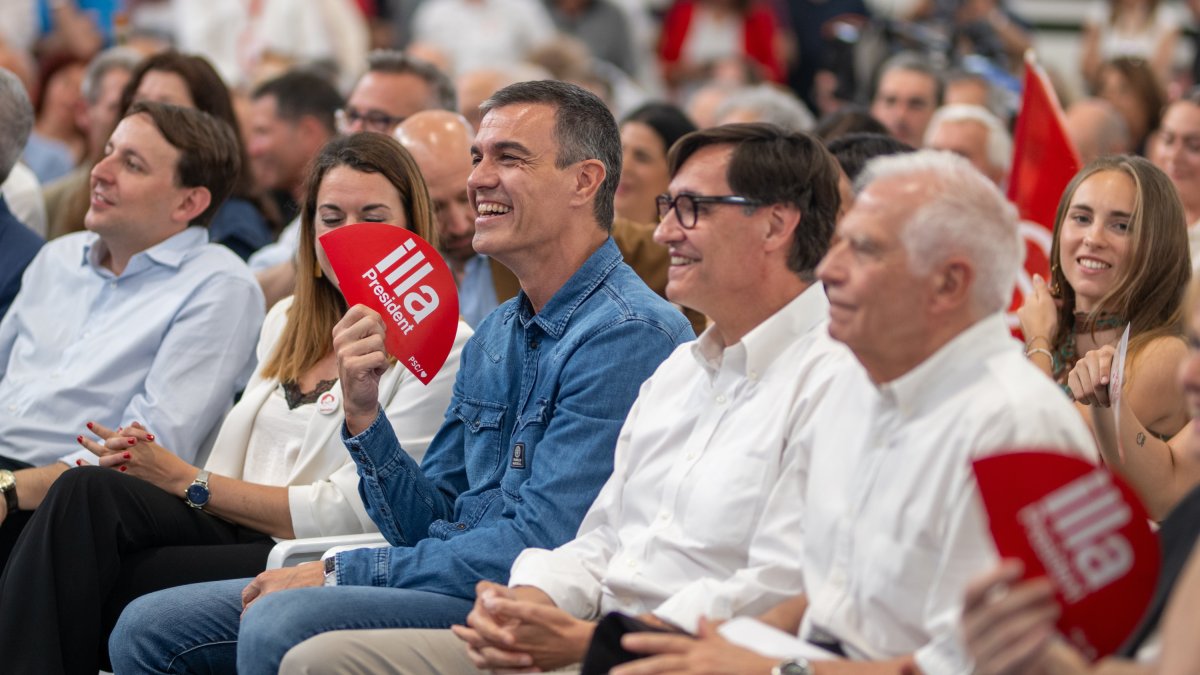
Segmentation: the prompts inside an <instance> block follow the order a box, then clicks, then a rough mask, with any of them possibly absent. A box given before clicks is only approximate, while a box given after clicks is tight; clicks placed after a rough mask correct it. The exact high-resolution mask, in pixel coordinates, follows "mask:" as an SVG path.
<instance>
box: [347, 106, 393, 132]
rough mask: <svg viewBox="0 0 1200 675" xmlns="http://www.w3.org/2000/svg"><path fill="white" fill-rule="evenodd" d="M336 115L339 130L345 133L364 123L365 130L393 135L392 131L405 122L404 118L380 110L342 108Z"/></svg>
mask: <svg viewBox="0 0 1200 675" xmlns="http://www.w3.org/2000/svg"><path fill="white" fill-rule="evenodd" d="M334 115H335V117H336V119H337V125H338V129H339V130H340V131H342V132H343V133H345V132H346V131H347V130H348V129H349V128H350V125H352V124H354V123H356V122H362V126H363V129H366V130H367V131H376V132H379V133H381V134H387V133H391V131H392V129H394V128H396V125H398V124H400V123H401V122H403V121H404V118H403V117H394V116H392V115H389V114H387V113H385V112H380V111H378V110H368V111H366V112H363V111H360V110H355V109H354V108H341V109H339V110H338V111H337V112H336V113H335V114H334Z"/></svg>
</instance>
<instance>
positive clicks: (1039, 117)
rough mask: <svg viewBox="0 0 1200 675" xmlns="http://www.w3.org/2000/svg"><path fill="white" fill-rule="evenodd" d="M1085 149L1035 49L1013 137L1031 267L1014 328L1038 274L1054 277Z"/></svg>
mask: <svg viewBox="0 0 1200 675" xmlns="http://www.w3.org/2000/svg"><path fill="white" fill-rule="evenodd" d="M1080 165H1081V162H1080V161H1079V153H1078V152H1076V151H1075V146H1074V145H1072V143H1071V138H1070V137H1069V136H1068V135H1067V128H1066V123H1065V122H1064V120H1063V114H1062V107H1061V106H1060V105H1059V103H1058V97H1057V96H1056V95H1055V94H1054V87H1053V86H1051V84H1050V78H1048V77H1047V76H1046V73H1045V72H1044V71H1043V70H1042V69H1041V67H1040V66H1038V64H1037V62H1036V60H1035V59H1034V57H1033V53H1032V52H1029V53H1028V54H1026V57H1025V85H1024V94H1023V95H1022V98H1021V112H1020V113H1019V114H1018V115H1017V128H1016V132H1015V133H1014V135H1013V162H1012V171H1011V172H1010V173H1009V178H1008V199H1009V201H1011V202H1013V203H1014V204H1016V206H1017V210H1018V211H1019V212H1020V215H1021V236H1022V238H1023V239H1024V240H1025V269H1024V271H1023V272H1022V273H1021V274H1020V275H1019V276H1018V277H1017V289H1016V292H1015V293H1014V294H1013V302H1012V306H1011V307H1010V308H1009V316H1008V319H1009V326H1011V327H1012V328H1013V329H1014V331H1015V330H1016V329H1017V328H1019V327H1020V324H1019V323H1018V322H1017V316H1016V314H1015V312H1016V311H1017V309H1018V308H1019V307H1020V306H1021V303H1022V302H1024V297H1025V294H1026V293H1028V292H1030V291H1031V290H1032V289H1033V275H1034V274H1040V275H1042V278H1043V279H1047V280H1048V279H1049V278H1050V245H1051V243H1052V242H1053V235H1052V233H1053V230H1054V214H1055V211H1057V209H1058V200H1059V199H1060V198H1061V197H1062V193H1063V191H1064V190H1066V188H1067V184H1068V183H1070V182H1071V179H1072V178H1074V177H1075V174H1076V173H1078V172H1079V169H1080Z"/></svg>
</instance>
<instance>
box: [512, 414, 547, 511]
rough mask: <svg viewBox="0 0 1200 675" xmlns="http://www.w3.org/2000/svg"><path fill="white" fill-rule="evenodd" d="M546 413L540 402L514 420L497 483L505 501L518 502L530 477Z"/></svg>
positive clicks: (544, 432) (544, 433)
mask: <svg viewBox="0 0 1200 675" xmlns="http://www.w3.org/2000/svg"><path fill="white" fill-rule="evenodd" d="M549 409H550V406H549V405H548V404H547V402H546V400H545V399H539V400H538V401H537V403H535V404H534V405H533V406H532V407H531V408H530V409H529V410H527V411H526V412H525V414H524V415H521V416H520V417H518V418H517V428H516V431H515V432H513V435H512V439H511V440H510V441H509V444H508V455H507V462H508V465H507V466H506V467H505V469H504V478H502V479H501V480H500V489H501V490H502V491H503V492H504V496H505V498H507V499H511V500H514V501H518V502H519V501H521V486H522V485H524V484H525V481H526V480H528V479H529V476H530V475H531V474H532V473H533V463H534V461H535V460H536V459H537V452H536V451H537V444H538V443H539V442H540V441H541V440H542V437H543V436H545V435H546V426H547V424H548V422H549V417H550V413H549Z"/></svg>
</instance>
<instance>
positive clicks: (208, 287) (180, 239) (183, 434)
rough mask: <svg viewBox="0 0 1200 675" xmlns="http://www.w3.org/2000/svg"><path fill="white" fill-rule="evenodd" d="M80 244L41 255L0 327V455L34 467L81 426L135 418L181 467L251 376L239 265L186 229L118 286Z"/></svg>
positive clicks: (72, 446)
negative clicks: (178, 458) (180, 459)
mask: <svg viewBox="0 0 1200 675" xmlns="http://www.w3.org/2000/svg"><path fill="white" fill-rule="evenodd" d="M103 247H104V245H103V242H101V241H100V240H99V237H98V236H97V235H96V234H94V233H92V232H78V233H75V234H69V235H67V236H65V237H60V238H58V239H55V240H54V241H51V242H49V243H47V244H46V245H45V246H43V247H42V250H41V251H40V252H39V253H38V255H37V257H36V258H34V259H33V262H31V263H30V264H29V267H28V268H27V269H26V270H25V275H24V276H23V277H22V283H21V292H20V293H18V294H17V298H16V300H15V301H13V305H12V308H11V309H10V310H9V311H8V314H6V315H5V316H4V320H3V321H0V455H3V456H5V457H10V458H13V459H17V460H20V461H23V462H28V463H30V464H34V465H43V464H48V463H50V462H53V461H54V460H55V459H57V458H59V457H61V456H63V455H66V454H68V453H72V452H75V451H77V450H79V445H78V444H77V443H76V442H75V437H76V436H78V435H80V434H86V433H87V429H86V428H85V426H84V425H85V424H86V423H87V422H88V421H89V420H94V421H97V422H100V423H101V424H103V425H105V426H107V427H109V428H116V427H118V426H124V425H127V424H129V423H130V422H132V421H134V420H137V421H140V422H142V423H143V424H145V425H146V426H147V428H149V429H150V430H151V431H153V433H154V434H155V435H156V436H157V437H158V438H159V442H160V443H162V445H163V446H164V447H167V448H170V449H171V450H173V451H175V452H176V453H178V454H179V456H181V457H183V458H184V459H185V460H187V461H189V462H190V461H193V459H194V457H195V455H196V452H197V451H198V450H199V449H200V448H201V446H202V445H203V444H204V440H205V439H206V438H208V435H209V433H210V432H211V431H212V430H213V429H214V427H215V426H216V425H217V423H218V422H220V420H221V418H222V417H223V416H224V415H225V413H226V412H227V411H228V410H229V407H230V406H231V405H232V404H233V396H234V394H235V393H236V392H237V391H238V390H239V389H241V388H242V386H243V385H245V383H246V380H247V378H248V377H249V375H250V371H251V370H252V368H253V366H254V344H255V342H256V341H257V339H258V333H259V327H260V326H261V325H262V321H263V314H264V309H263V296H262V291H260V290H259V288H258V284H257V283H256V282H255V281H254V277H253V275H251V274H250V271H249V269H247V268H246V265H245V263H243V262H242V261H241V260H239V259H238V257H237V256H236V255H234V254H233V253H231V252H230V251H229V249H227V248H225V247H223V246H218V245H216V244H210V243H208V232H207V231H206V230H205V229H204V228H202V227H189V228H187V229H186V230H184V231H183V232H180V233H179V234H176V235H174V236H172V237H171V238H169V239H167V240H166V241H163V242H161V243H159V244H157V245H155V246H152V247H151V248H149V249H147V250H145V251H142V252H140V253H137V254H135V255H134V256H133V257H132V258H130V260H129V264H128V265H127V266H126V267H125V270H124V272H123V273H122V274H121V275H120V276H116V275H114V274H113V273H112V272H111V271H110V270H108V269H107V268H106V267H103V266H102V265H101V264H100V261H101V260H102V259H103V257H104V252H103V251H102V249H103Z"/></svg>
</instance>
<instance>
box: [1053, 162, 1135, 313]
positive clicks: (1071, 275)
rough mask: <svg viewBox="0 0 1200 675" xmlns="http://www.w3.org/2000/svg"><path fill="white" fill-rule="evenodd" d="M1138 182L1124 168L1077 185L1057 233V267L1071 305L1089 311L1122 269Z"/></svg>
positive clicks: (1114, 283) (1113, 284) (1101, 172)
mask: <svg viewBox="0 0 1200 675" xmlns="http://www.w3.org/2000/svg"><path fill="white" fill-rule="evenodd" d="M1136 196H1137V195H1136V186H1135V185H1134V182H1133V179H1132V178H1131V177H1130V176H1129V175H1128V174H1126V173H1124V172H1122V171H1100V172H1097V173H1095V174H1093V175H1092V176H1089V177H1088V178H1087V179H1086V180H1084V181H1083V182H1082V183H1080V184H1079V187H1078V188H1076V190H1075V194H1074V195H1072V196H1071V201H1070V204H1069V206H1068V207H1067V213H1066V217H1065V218H1064V219H1063V222H1062V225H1061V227H1060V229H1059V234H1058V246H1059V249H1058V252H1059V261H1058V262H1059V265H1060V266H1061V267H1062V271H1063V275H1064V276H1065V277H1066V279H1067V283H1069V284H1070V285H1071V288H1072V289H1073V290H1074V291H1075V307H1076V309H1078V310H1079V311H1083V312H1090V311H1092V310H1093V309H1094V308H1095V307H1096V306H1097V305H1098V304H1099V302H1100V300H1101V299H1103V298H1104V296H1106V295H1107V294H1108V293H1109V292H1110V291H1111V290H1113V289H1114V288H1115V287H1116V284H1117V281H1118V280H1119V279H1120V278H1121V275H1122V273H1123V272H1124V268H1125V263H1126V260H1127V259H1128V257H1129V248H1130V238H1129V221H1130V218H1131V217H1132V214H1133V211H1134V207H1135V204H1136Z"/></svg>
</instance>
